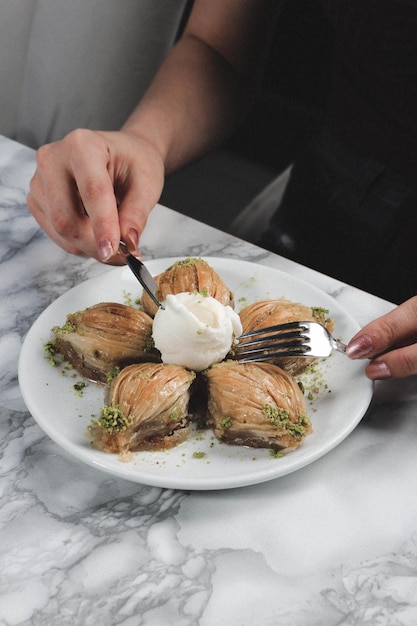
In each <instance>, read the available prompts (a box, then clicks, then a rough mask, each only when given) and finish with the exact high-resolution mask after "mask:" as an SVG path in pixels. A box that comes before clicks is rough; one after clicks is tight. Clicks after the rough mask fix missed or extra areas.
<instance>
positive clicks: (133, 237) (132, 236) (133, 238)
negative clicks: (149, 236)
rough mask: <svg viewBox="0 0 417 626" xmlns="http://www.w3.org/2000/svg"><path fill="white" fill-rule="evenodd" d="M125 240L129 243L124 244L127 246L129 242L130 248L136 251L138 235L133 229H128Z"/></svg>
mask: <svg viewBox="0 0 417 626" xmlns="http://www.w3.org/2000/svg"><path fill="white" fill-rule="evenodd" d="M127 239H128V240H129V241H127V242H126V243H127V244H128V245H129V242H130V247H131V248H134V249H135V250H136V248H137V247H138V243H139V233H138V231H137V230H136V229H135V228H129V229H128V231H127Z"/></svg>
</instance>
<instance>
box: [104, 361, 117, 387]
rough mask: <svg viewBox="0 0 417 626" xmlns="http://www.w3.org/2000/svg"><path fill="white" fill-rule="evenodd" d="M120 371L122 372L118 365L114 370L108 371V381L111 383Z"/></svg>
mask: <svg viewBox="0 0 417 626" xmlns="http://www.w3.org/2000/svg"><path fill="white" fill-rule="evenodd" d="M119 372H120V367H119V366H118V365H115V366H114V367H113V369H112V370H110V371H109V372H107V374H106V381H107V383H111V381H112V380H113V379H114V378H116V376H117V375H118V374H119Z"/></svg>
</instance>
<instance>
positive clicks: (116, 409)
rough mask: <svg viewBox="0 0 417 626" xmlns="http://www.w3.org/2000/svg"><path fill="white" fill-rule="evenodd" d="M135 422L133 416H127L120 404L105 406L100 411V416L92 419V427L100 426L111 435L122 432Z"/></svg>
mask: <svg viewBox="0 0 417 626" xmlns="http://www.w3.org/2000/svg"><path fill="white" fill-rule="evenodd" d="M132 423H133V420H132V418H130V417H125V415H123V411H122V410H121V408H120V406H118V405H117V406H103V407H102V409H101V411H100V417H99V418H98V419H97V420H92V422H91V425H90V427H89V428H90V429H91V428H92V427H93V426H100V427H101V428H103V429H104V430H105V431H106V432H107V433H109V435H113V434H114V433H122V432H124V431H125V430H126V429H127V428H128V427H129V426H131V425H132Z"/></svg>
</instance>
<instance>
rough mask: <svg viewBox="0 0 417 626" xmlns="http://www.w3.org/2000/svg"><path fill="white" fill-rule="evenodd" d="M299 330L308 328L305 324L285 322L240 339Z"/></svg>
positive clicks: (245, 334)
mask: <svg viewBox="0 0 417 626" xmlns="http://www.w3.org/2000/svg"><path fill="white" fill-rule="evenodd" d="M295 328H298V329H299V330H307V326H306V325H305V323H304V322H285V323H283V324H275V325H274V326H267V327H266V328H258V329H257V330H251V331H249V332H248V333H243V334H242V335H240V337H239V339H243V338H246V337H256V336H257V335H262V334H265V333H270V332H279V331H281V330H284V331H287V330H292V329H295Z"/></svg>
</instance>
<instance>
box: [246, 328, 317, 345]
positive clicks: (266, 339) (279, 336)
mask: <svg viewBox="0 0 417 626" xmlns="http://www.w3.org/2000/svg"><path fill="white" fill-rule="evenodd" d="M271 328H273V327H272V326H271ZM269 330H270V329H269V328H267V329H266V331H267V332H266V333H265V332H264V333H262V334H261V333H259V335H255V334H246V335H241V336H240V337H239V342H240V340H241V339H242V337H243V338H244V339H245V338H246V337H249V341H242V342H241V343H239V344H238V345H239V346H240V347H241V348H242V349H244V348H246V346H255V345H259V346H260V345H262V344H263V343H265V344H267V345H268V344H270V343H271V342H272V341H275V340H277V341H279V342H280V343H281V341H283V340H284V339H293V340H294V343H295V341H296V340H298V344H300V342H301V341H303V340H305V341H308V337H307V336H306V335H303V334H302V331H301V329H297V330H292V331H289V332H281V333H276V334H274V335H271V334H269ZM253 332H254V333H257V332H258V331H253ZM252 337H253V338H252Z"/></svg>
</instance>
